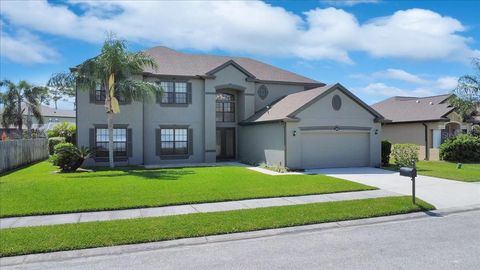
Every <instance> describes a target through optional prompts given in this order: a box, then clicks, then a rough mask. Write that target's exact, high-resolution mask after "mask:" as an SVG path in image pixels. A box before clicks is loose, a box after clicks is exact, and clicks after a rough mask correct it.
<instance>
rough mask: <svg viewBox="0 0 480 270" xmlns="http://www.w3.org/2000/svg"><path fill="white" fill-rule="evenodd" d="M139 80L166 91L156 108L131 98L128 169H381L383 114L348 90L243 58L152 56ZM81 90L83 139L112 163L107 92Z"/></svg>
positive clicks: (120, 155)
mask: <svg viewBox="0 0 480 270" xmlns="http://www.w3.org/2000/svg"><path fill="white" fill-rule="evenodd" d="M145 53H146V54H148V55H150V56H152V57H153V58H154V59H155V61H156V62H157V64H158V66H159V68H158V69H156V70H152V69H145V70H144V72H143V74H141V75H138V76H137V77H136V78H137V79H139V80H144V81H148V82H152V83H156V84H159V85H161V86H162V88H163V91H164V93H163V95H161V96H160V95H159V96H158V97H157V99H156V102H150V103H147V102H145V103H140V102H128V101H124V102H123V105H122V106H121V113H120V114H118V115H115V117H114V123H115V126H114V128H115V129H114V144H115V160H116V162H117V163H118V164H123V165H125V164H134V165H156V164H170V163H203V162H205V163H213V162H217V161H222V160H238V161H244V162H249V163H267V164H269V165H279V166H285V167H289V168H292V169H302V168H324V167H348V166H376V165H378V164H380V141H381V122H382V121H383V117H382V116H381V115H380V114H379V113H378V112H376V111H375V110H374V109H372V108H371V107H370V106H368V105H367V104H365V103H364V102H362V101H361V100H359V99H358V98H357V97H355V96H354V95H353V94H352V93H351V92H350V91H348V90H347V89H345V88H344V87H343V86H341V85H340V84H334V85H328V86H327V85H325V84H324V83H322V82H319V81H316V80H313V79H309V78H306V77H304V76H301V75H298V74H295V73H292V72H289V71H286V70H283V69H280V68H277V67H274V66H271V65H268V64H265V63H262V62H259V61H256V60H253V59H250V58H243V57H230V56H214V55H202V54H189V53H182V52H178V51H175V50H172V49H169V48H165V47H154V48H151V49H148V50H146V51H145ZM87 90H88V91H81V89H77V104H78V106H77V126H78V129H77V132H78V134H77V138H78V144H79V145H81V146H89V147H91V148H93V149H96V156H95V157H93V158H92V159H90V160H88V164H90V165H105V164H106V163H105V162H106V161H107V156H108V153H107V145H108V136H107V130H106V115H105V109H104V106H103V104H104V98H105V90H104V87H102V86H101V85H98V86H97V87H96V89H87Z"/></svg>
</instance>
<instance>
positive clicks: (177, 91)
mask: <svg viewBox="0 0 480 270" xmlns="http://www.w3.org/2000/svg"><path fill="white" fill-rule="evenodd" d="M160 86H161V88H162V97H161V102H160V103H163V104H187V103H188V95H189V93H188V90H187V83H186V82H167V81H164V82H160Z"/></svg>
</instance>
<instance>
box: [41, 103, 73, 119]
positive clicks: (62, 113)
mask: <svg viewBox="0 0 480 270" xmlns="http://www.w3.org/2000/svg"><path fill="white" fill-rule="evenodd" d="M40 110H41V112H42V115H43V116H48V117H55V116H57V117H75V111H74V110H61V109H57V110H55V108H50V107H47V106H43V105H42V107H41V109H40Z"/></svg>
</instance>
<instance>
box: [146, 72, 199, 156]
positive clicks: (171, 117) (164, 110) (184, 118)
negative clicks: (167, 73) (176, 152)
mask: <svg viewBox="0 0 480 270" xmlns="http://www.w3.org/2000/svg"><path fill="white" fill-rule="evenodd" d="M169 79H176V80H179V79H178V78H169ZM145 80H146V81H149V82H154V81H158V80H161V78H152V77H150V78H146V79H145ZM188 82H190V83H192V104H182V105H178V106H175V105H173V106H172V105H166V104H159V103H156V102H150V103H145V105H144V106H145V108H144V113H145V115H144V117H145V118H144V122H145V126H144V130H145V131H144V132H145V137H144V140H145V164H146V165H151V164H164V163H189V162H203V161H204V154H203V153H204V144H203V141H204V137H203V136H204V121H203V114H204V104H205V100H204V88H203V87H204V84H203V80H199V79H190V80H188ZM160 125H165V126H172V125H179V126H188V128H191V129H193V154H192V155H191V156H189V157H188V158H187V159H183V158H182V159H161V158H160V157H159V156H157V155H156V153H155V145H156V138H155V130H156V129H158V128H160Z"/></svg>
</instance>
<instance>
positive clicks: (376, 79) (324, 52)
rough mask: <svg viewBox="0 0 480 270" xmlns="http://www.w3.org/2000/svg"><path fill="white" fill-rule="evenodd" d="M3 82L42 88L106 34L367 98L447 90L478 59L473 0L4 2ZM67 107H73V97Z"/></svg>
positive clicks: (479, 31) (137, 45)
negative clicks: (250, 62)
mask: <svg viewBox="0 0 480 270" xmlns="http://www.w3.org/2000/svg"><path fill="white" fill-rule="evenodd" d="M0 5H1V8H0V15H1V19H0V26H1V39H0V49H1V64H0V78H1V79H10V80H13V81H18V80H20V79H26V80H28V81H30V82H32V83H35V84H44V83H45V82H46V81H47V80H48V78H49V77H50V75H51V74H52V73H55V72H61V71H67V70H68V67H71V66H74V65H76V64H78V63H81V62H82V61H84V60H85V59H87V58H89V57H92V56H94V55H95V54H97V53H98V51H99V48H100V47H101V44H102V41H103V39H104V37H105V33H106V32H108V31H113V32H115V33H116V34H117V36H119V37H121V38H124V39H126V40H128V42H129V45H130V49H131V50H142V49H145V48H148V47H152V46H156V45H163V46H168V47H171V48H174V49H178V50H181V51H185V52H196V53H208V54H220V55H235V56H249V57H252V58H256V59H258V60H261V61H264V62H267V63H270V64H273V65H276V66H279V67H282V68H285V69H287V70H291V71H294V72H297V73H299V74H302V75H305V76H307V77H311V78H314V79H317V80H319V81H322V82H325V83H335V82H340V83H342V84H343V85H345V86H346V87H347V88H348V89H350V90H351V91H352V92H354V93H355V94H356V95H358V96H359V97H361V98H362V99H363V100H364V101H366V102H367V103H369V104H371V103H374V102H377V101H380V100H383V99H385V98H387V97H390V96H393V95H414V96H425V95H435V94H443V93H447V92H450V91H451V90H452V89H453V88H454V87H455V83H456V80H457V78H458V77H459V76H461V75H464V74H468V73H472V68H471V65H470V61H471V58H472V57H480V20H479V19H478V10H480V2H477V1H379V0H358V1H267V2H261V1H248V2H240V1H235V2H221V1H215V2H199V1H189V2H179V1H170V2H159V1H137V2H135V1H102V2H91V1H84V0H69V1H8V0H7V1H2V2H0ZM61 107H63V108H70V107H71V103H70V102H62V104H61Z"/></svg>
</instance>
